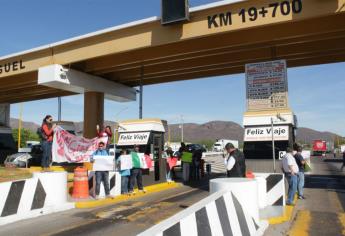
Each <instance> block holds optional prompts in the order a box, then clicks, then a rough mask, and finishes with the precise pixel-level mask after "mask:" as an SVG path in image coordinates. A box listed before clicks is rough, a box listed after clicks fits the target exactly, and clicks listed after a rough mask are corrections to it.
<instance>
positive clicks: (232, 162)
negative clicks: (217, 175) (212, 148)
mask: <svg viewBox="0 0 345 236" xmlns="http://www.w3.org/2000/svg"><path fill="white" fill-rule="evenodd" d="M225 150H226V152H227V154H228V155H226V156H225V160H224V163H225V166H226V171H227V176H228V177H245V175H246V161H245V158H244V154H243V153H242V152H241V151H240V150H238V149H237V148H235V146H234V145H233V144H232V143H227V144H226V145H225Z"/></svg>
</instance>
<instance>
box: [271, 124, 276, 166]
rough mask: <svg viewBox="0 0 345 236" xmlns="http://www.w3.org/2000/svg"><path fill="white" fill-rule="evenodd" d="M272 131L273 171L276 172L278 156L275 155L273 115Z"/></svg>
mask: <svg viewBox="0 0 345 236" xmlns="http://www.w3.org/2000/svg"><path fill="white" fill-rule="evenodd" d="M271 133H272V154H273V157H272V158H273V173H276V157H275V147H274V130H273V117H271Z"/></svg>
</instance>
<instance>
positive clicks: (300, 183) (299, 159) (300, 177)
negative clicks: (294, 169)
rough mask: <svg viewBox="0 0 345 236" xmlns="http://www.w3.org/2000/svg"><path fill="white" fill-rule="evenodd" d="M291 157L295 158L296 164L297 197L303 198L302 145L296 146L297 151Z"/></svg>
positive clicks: (303, 163) (303, 164) (303, 161)
mask: <svg viewBox="0 0 345 236" xmlns="http://www.w3.org/2000/svg"><path fill="white" fill-rule="evenodd" d="M293 157H294V158H295V160H296V163H297V166H298V179H297V192H298V199H305V197H304V195H303V188H304V166H305V160H304V158H303V156H302V147H298V148H297V153H296V154H295V155H294V156H293Z"/></svg>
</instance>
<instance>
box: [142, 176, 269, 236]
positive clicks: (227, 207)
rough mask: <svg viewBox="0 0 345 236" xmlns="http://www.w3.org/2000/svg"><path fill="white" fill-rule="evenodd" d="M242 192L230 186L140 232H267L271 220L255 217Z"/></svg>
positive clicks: (175, 235) (147, 235) (217, 235)
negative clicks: (249, 209) (243, 198)
mask: <svg viewBox="0 0 345 236" xmlns="http://www.w3.org/2000/svg"><path fill="white" fill-rule="evenodd" d="M254 183H255V181H254ZM238 194H239V193H238V192H236V190H234V191H232V190H228V189H226V190H220V191H218V192H215V193H213V194H211V195H210V196H208V197H207V198H205V199H203V200H201V201H200V202H198V203H196V204H194V205H192V206H191V207H189V208H187V209H185V210H183V211H181V212H180V213H178V214H176V215H174V216H172V217H170V218H169V219H166V220H164V221H162V222H161V223H159V224H157V225H155V226H153V227H151V228H150V229H148V230H146V231H144V232H142V233H140V234H139V236H162V235H164V236H179V235H186V236H190V235H205V236H222V235H224V236H226V235H263V233H264V231H265V230H266V228H267V227H268V222H267V221H260V220H258V219H256V218H255V217H253V216H252V215H251V214H250V212H248V208H247V207H246V206H244V205H242V201H241V199H240V198H241V197H240V196H239V195H238ZM252 199H253V200H254V199H255V200H256V197H254V198H252Z"/></svg>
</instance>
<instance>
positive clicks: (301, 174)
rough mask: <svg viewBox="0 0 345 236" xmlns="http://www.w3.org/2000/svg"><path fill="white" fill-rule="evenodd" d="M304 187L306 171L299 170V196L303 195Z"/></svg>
mask: <svg viewBox="0 0 345 236" xmlns="http://www.w3.org/2000/svg"><path fill="white" fill-rule="evenodd" d="M303 188H304V172H303V171H300V172H298V184H297V192H298V196H303Z"/></svg>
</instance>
